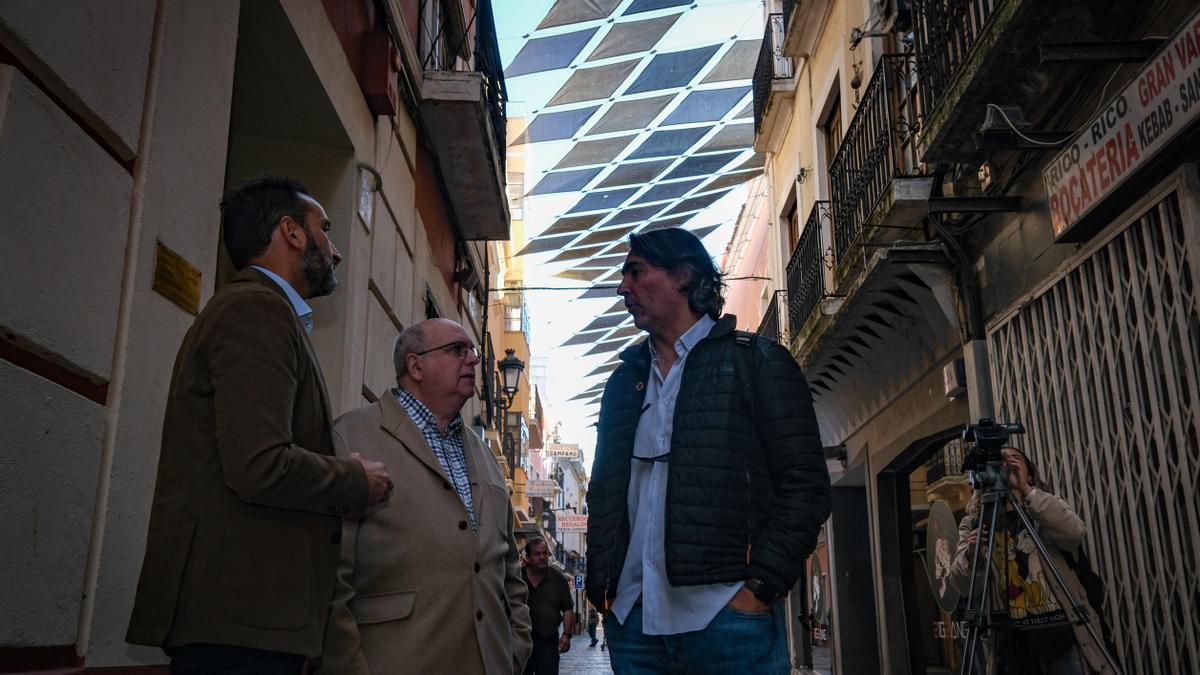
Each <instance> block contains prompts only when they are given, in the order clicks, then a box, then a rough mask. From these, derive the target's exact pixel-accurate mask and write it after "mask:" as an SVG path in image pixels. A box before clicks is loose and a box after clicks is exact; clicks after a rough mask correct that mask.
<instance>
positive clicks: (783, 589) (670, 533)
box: [587, 228, 830, 674]
mask: <svg viewBox="0 0 1200 675" xmlns="http://www.w3.org/2000/svg"><path fill="white" fill-rule="evenodd" d="M722 287H723V283H722V280H721V274H720V272H719V271H718V270H717V269H716V266H715V265H714V264H713V262H712V259H711V258H710V257H709V255H708V253H707V251H706V250H705V249H704V246H703V244H701V242H700V240H699V239H698V238H696V236H695V235H693V234H691V233H689V232H687V231H685V230H680V229H675V228H668V229H661V230H655V231H652V232H648V233H645V234H641V235H632V236H631V237H630V253H629V256H628V257H627V258H626V261H625V266H624V268H623V269H622V282H621V285H620V287H619V288H618V289H617V292H618V294H620V295H621V296H622V297H623V298H624V300H625V305H626V307H627V308H628V309H629V311H630V313H631V314H632V315H633V319H634V324H635V325H636V326H638V327H639V328H641V329H643V330H645V331H646V332H648V333H649V334H650V338H649V339H648V340H645V341H643V342H641V343H639V344H638V345H635V346H633V347H630V348H629V349H627V350H625V351H624V352H623V353H622V354H621V359H622V364H621V365H620V366H619V367H618V368H617V370H616V371H615V372H614V373H613V375H612V377H611V378H610V379H609V381H608V384H607V385H606V387H605V390H604V398H603V400H602V402H601V408H600V422H599V434H598V438H597V444H596V459H595V463H594V464H593V466H592V478H591V481H590V485H589V490H588V494H587V500H588V514H589V525H588V533H587V544H588V571H587V593H588V599H589V600H591V602H592V603H593V604H594V605H596V606H597V607H601V608H605V609H607V610H608V614H607V616H606V618H605V622H604V626H605V635H606V637H607V639H608V644H609V648H610V652H611V658H612V666H613V670H614V672H616V673H618V674H620V673H647V672H662V673H668V672H687V673H730V672H752V673H788V672H790V666H789V659H788V650H787V640H786V619H785V618H784V615H783V614H784V613H783V609H782V607H781V605H780V603H779V602H778V601H779V600H780V599H781V598H782V597H783V596H784V595H786V593H787V592H788V590H789V589H790V588H791V587H792V586H793V585H794V584H795V583H796V580H797V578H798V577H799V576H800V573H801V572H802V570H803V566H804V560H805V558H807V557H808V555H809V554H810V553H812V550H813V548H814V547H815V546H816V541H817V534H818V531H819V530H820V528H821V525H822V524H823V523H824V522H825V520H826V518H828V516H829V510H830V497H829V475H828V472H827V471H826V468H825V457H824V453H823V452H822V449H821V438H820V433H819V431H818V429H817V421H816V417H815V415H814V413H813V407H812V398H811V395H810V393H809V390H808V385H807V384H806V383H805V380H804V376H803V375H802V374H801V372H800V368H799V366H797V365H796V362H795V361H794V360H793V359H792V358H791V355H790V354H788V352H787V351H786V350H785V349H783V348H782V347H780V346H779V345H778V344H776V343H774V342H772V341H770V340H766V339H763V338H758V337H756V336H753V335H751V334H748V333H743V332H739V331H736V330H734V328H735V324H736V318H735V317H733V316H728V315H727V316H724V317H721V315H720V312H721V308H722V307H723V305H724V300H723V299H722V297H721V288H722Z"/></svg>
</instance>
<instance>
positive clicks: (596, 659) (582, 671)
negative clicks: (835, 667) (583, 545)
mask: <svg viewBox="0 0 1200 675" xmlns="http://www.w3.org/2000/svg"><path fill="white" fill-rule="evenodd" d="M596 637H598V638H600V639H603V637H604V631H603V630H600V631H597V632H596ZM591 641H592V640H591V638H589V637H588V636H587V633H584V634H583V635H577V636H575V638H574V639H573V640H571V651H569V652H567V653H566V654H563V655H562V659H561V660H560V661H559V666H558V672H559V675H609V673H612V667H611V666H609V664H608V651H607V650H601V649H600V645H599V644H597V645H596V646H595V647H588V644H589V643H590V642H591ZM813 667H814V670H815V672H817V673H820V675H829V674H830V672H831V670H830V660H829V649H828V648H825V647H814V648H813Z"/></svg>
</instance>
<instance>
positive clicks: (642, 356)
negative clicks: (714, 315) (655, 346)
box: [620, 314, 737, 370]
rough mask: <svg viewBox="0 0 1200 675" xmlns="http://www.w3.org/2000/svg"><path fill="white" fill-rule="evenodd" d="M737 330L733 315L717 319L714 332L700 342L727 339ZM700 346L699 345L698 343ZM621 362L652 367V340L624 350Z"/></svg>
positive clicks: (642, 367) (648, 339)
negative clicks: (726, 337)
mask: <svg viewBox="0 0 1200 675" xmlns="http://www.w3.org/2000/svg"><path fill="white" fill-rule="evenodd" d="M736 328H737V317H736V316H735V315H733V314H726V315H724V316H722V317H721V318H720V319H717V322H716V324H714V325H713V327H712V330H710V331H709V332H708V335H706V336H705V337H703V338H701V339H700V342H704V341H705V340H715V339H718V338H722V337H725V336H727V335H729V334H731V333H733V331H734V330H735V329H736ZM697 344H699V343H697ZM620 357H621V360H622V361H624V362H625V363H628V364H630V365H632V366H635V367H638V368H641V369H643V370H644V369H647V368H649V367H650V338H648V337H647V338H646V339H644V340H642V341H641V342H639V343H637V344H635V345H633V346H631V347H627V348H626V349H624V350H623V351H622V352H621V354H620Z"/></svg>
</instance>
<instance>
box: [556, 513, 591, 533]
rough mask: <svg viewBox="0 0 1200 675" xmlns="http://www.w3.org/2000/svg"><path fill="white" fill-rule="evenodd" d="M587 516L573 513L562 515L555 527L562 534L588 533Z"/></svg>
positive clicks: (559, 516)
mask: <svg viewBox="0 0 1200 675" xmlns="http://www.w3.org/2000/svg"><path fill="white" fill-rule="evenodd" d="M587 520H588V517H587V516H577V515H575V514H573V513H560V514H558V518H556V519H555V521H554V522H555V526H556V527H557V528H558V531H559V532H560V533H562V532H587Z"/></svg>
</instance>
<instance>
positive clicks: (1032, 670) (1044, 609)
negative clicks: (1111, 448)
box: [950, 447, 1115, 675]
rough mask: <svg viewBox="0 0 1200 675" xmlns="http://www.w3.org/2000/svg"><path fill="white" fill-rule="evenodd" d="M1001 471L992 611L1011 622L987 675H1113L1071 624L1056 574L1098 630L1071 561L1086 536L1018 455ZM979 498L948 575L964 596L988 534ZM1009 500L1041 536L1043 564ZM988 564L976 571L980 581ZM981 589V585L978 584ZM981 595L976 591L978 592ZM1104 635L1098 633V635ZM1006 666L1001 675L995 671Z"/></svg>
mask: <svg viewBox="0 0 1200 675" xmlns="http://www.w3.org/2000/svg"><path fill="white" fill-rule="evenodd" d="M1000 452H1001V456H1002V457H1003V468H1004V470H1005V472H1006V473H1007V475H1008V486H1009V499H1010V501H1009V502H1008V504H1007V508H1006V510H1005V512H1003V513H1000V514H999V515H998V517H997V521H996V522H997V523H998V525H997V530H998V531H997V532H996V533H994V536H995V537H996V542H995V547H994V549H993V552H992V560H991V562H992V565H993V569H992V580H993V584H992V588H991V589H988V590H990V592H991V593H992V594H993V596H992V607H993V608H996V609H1006V610H1007V612H1008V616H1009V623H1008V624H1007V629H1005V630H993V631H991V634H992V636H993V638H992V640H993V641H992V644H991V645H990V650H991V653H992V656H993V657H994V658H992V659H989V661H990V662H991V663H992V664H993V666H992V668H991V669H989V670H988V671H987V672H989V673H993V672H1009V673H1028V674H1044V675H1068V674H1070V675H1079V674H1080V673H1106V674H1107V673H1114V672H1115V671H1114V670H1113V669H1112V668H1111V667H1109V666H1108V664H1107V662H1106V661H1105V658H1104V654H1103V651H1102V650H1103V646H1102V645H1100V644H1098V643H1097V642H1096V641H1095V640H1093V639H1092V637H1091V634H1090V633H1089V632H1088V630H1087V628H1086V626H1085V625H1084V624H1076V623H1074V622H1075V620H1076V618H1077V617H1076V615H1075V611H1074V609H1073V607H1072V605H1071V601H1070V599H1069V597H1068V596H1067V594H1066V593H1065V592H1064V591H1063V589H1062V587H1061V585H1060V584H1059V583H1058V580H1057V579H1056V578H1055V576H1054V572H1053V570H1051V569H1049V567H1048V565H1049V564H1053V565H1054V566H1055V567H1056V568H1057V569H1058V570H1060V571H1061V572H1062V574H1063V577H1064V578H1065V579H1066V582H1067V584H1068V585H1069V586H1070V587H1071V593H1072V594H1074V596H1075V597H1076V598H1077V599H1078V600H1079V601H1080V602H1081V603H1083V605H1084V606H1085V607H1086V608H1087V616H1088V620H1089V621H1091V622H1093V625H1095V626H1096V627H1097V628H1099V625H1098V622H1099V618H1098V615H1097V613H1096V611H1095V610H1094V609H1093V608H1092V606H1091V604H1090V603H1089V602H1088V596H1087V594H1086V593H1085V591H1084V588H1083V585H1082V584H1081V583H1080V581H1079V578H1078V577H1077V576H1076V575H1075V573H1074V572H1073V571H1072V570H1073V569H1074V568H1075V564H1069V563H1068V562H1067V560H1066V557H1065V555H1064V554H1066V555H1073V554H1074V553H1075V552H1076V551H1077V550H1078V549H1079V547H1080V545H1081V544H1082V543H1083V537H1084V534H1085V532H1086V529H1085V527H1084V523H1083V521H1082V520H1081V519H1080V518H1079V515H1078V514H1076V513H1075V511H1074V510H1072V509H1071V507H1070V506H1069V505H1068V504H1067V503H1066V502H1065V501H1063V500H1062V499H1060V498H1059V497H1057V496H1055V495H1054V494H1051V493H1050V492H1049V491H1048V490H1047V489H1046V486H1045V485H1044V484H1043V483H1042V481H1041V480H1040V479H1039V477H1038V472H1037V467H1036V466H1034V464H1033V462H1031V461H1030V460H1029V458H1028V457H1027V456H1025V454H1024V453H1023V452H1021V451H1020V450H1018V449H1017V448H1013V447H1006V448H1002V449H1001V451H1000ZM980 497H981V492H980V491H978V490H977V491H976V492H975V494H974V496H972V498H971V501H970V502H969V503H968V504H967V509H966V515H965V516H964V517H963V519H962V521H961V522H960V523H959V526H958V535H959V543H958V550H957V552H956V554H955V558H954V563H953V565H952V566H951V569H950V583H951V584H953V585H954V587H955V588H957V589H958V590H959V592H960V593H962V594H963V595H964V596H965V595H966V594H967V593H968V592H969V590H970V586H971V579H970V577H971V569H972V562H973V557H974V555H975V549H976V542H979V550H980V551H986V550H987V546H988V537H990V536H993V533H991V532H988V531H987V528H986V526H981V525H980V523H979V522H978V521H979V513H980ZM1011 500H1020V503H1021V504H1022V505H1023V506H1024V508H1025V511H1026V513H1027V514H1028V515H1029V518H1030V520H1031V521H1032V522H1033V524H1034V526H1035V527H1036V528H1037V533H1038V535H1040V536H1041V538H1042V540H1043V541H1044V542H1045V544H1046V550H1047V552H1048V553H1049V556H1050V558H1051V559H1050V560H1048V561H1047V560H1043V559H1042V558H1041V555H1040V554H1039V553H1038V551H1037V547H1036V546H1035V545H1034V543H1033V540H1032V537H1031V536H1030V533H1029V532H1028V531H1027V530H1026V528H1025V525H1024V523H1023V522H1022V520H1021V518H1020V517H1018V515H1017V514H1016V513H1015V512H1014V511H1013V504H1012V501H1011ZM984 569H985V568H984V566H983V565H977V566H975V574H976V578H977V579H978V580H982V576H983V571H984ZM976 583H977V584H978V583H980V581H977V582H976ZM976 592H977V593H978V592H979V589H978V586H976ZM1097 632H1098V633H1099V632H1100V631H1099V630H1098V631H1097ZM997 663H1002V664H1005V665H1004V666H1003V668H1004V669H1005V670H1000V671H997V670H996V667H995V664H997Z"/></svg>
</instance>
